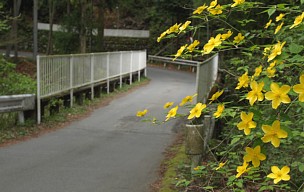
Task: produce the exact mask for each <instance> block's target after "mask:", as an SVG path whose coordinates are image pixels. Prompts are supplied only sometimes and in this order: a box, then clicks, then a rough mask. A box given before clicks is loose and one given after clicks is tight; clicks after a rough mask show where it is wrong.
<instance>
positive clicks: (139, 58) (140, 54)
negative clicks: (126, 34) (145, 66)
mask: <svg viewBox="0 0 304 192" xmlns="http://www.w3.org/2000/svg"><path fill="white" fill-rule="evenodd" d="M138 55H139V57H138V67H137V70H138V71H137V73H138V79H137V80H138V82H140V64H141V62H142V60H141V56H142V53H140V52H139V54H138Z"/></svg>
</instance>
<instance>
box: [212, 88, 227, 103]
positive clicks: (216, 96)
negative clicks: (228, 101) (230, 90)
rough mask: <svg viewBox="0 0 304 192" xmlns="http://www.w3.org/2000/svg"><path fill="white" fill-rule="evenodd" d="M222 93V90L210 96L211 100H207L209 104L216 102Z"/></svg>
mask: <svg viewBox="0 0 304 192" xmlns="http://www.w3.org/2000/svg"><path fill="white" fill-rule="evenodd" d="M223 92H224V90H222V91H217V92H215V93H214V94H213V95H212V97H211V99H209V100H210V103H212V101H215V100H217V98H219V97H220V96H221V95H222V94H223ZM210 103H209V104H210Z"/></svg>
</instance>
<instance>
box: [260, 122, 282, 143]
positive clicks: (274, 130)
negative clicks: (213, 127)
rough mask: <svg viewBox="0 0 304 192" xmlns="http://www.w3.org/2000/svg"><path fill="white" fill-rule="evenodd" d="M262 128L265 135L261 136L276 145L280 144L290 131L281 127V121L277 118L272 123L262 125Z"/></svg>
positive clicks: (265, 140) (263, 139) (264, 140)
mask: <svg viewBox="0 0 304 192" xmlns="http://www.w3.org/2000/svg"><path fill="white" fill-rule="evenodd" d="M262 130H263V131H264V133H265V135H264V136H263V137H262V138H261V139H262V141H263V142H264V143H268V142H271V144H272V145H273V146H274V147H279V146H280V142H281V141H280V139H282V138H286V137H287V136H288V133H287V132H286V131H284V130H282V129H281V126H280V121H278V120H275V121H274V122H273V123H272V126H270V125H262Z"/></svg>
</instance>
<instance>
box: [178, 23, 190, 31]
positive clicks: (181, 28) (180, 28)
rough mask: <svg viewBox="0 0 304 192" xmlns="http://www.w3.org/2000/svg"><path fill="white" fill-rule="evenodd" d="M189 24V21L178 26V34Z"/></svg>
mask: <svg viewBox="0 0 304 192" xmlns="http://www.w3.org/2000/svg"><path fill="white" fill-rule="evenodd" d="M190 23H191V21H186V22H185V23H184V24H183V25H182V26H180V27H179V32H178V34H179V33H181V32H182V31H184V30H185V29H186V28H187V27H188V26H189V25H190Z"/></svg>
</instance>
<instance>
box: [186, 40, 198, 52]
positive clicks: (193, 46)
mask: <svg viewBox="0 0 304 192" xmlns="http://www.w3.org/2000/svg"><path fill="white" fill-rule="evenodd" d="M199 44H200V42H199V41H198V40H195V41H194V42H193V43H192V44H190V45H189V46H188V47H187V49H188V50H189V52H192V51H193V50H194V49H195V47H196V46H198V45H199Z"/></svg>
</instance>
